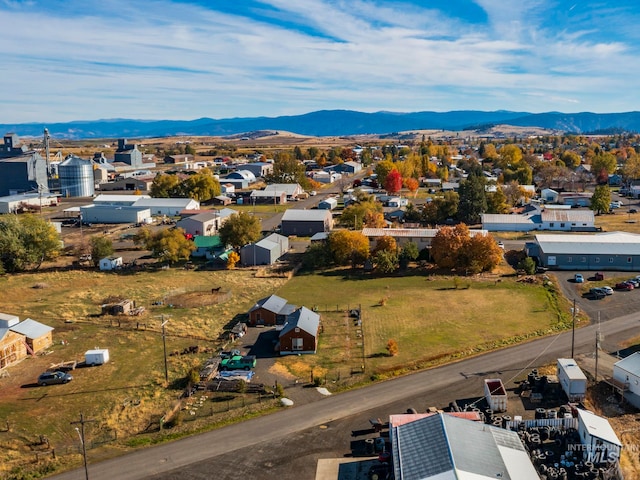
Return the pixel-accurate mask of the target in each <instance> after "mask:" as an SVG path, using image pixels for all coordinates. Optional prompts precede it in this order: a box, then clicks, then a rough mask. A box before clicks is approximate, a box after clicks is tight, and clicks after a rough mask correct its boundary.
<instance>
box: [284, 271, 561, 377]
mask: <svg viewBox="0 0 640 480" xmlns="http://www.w3.org/2000/svg"><path fill="white" fill-rule="evenodd" d="M344 273H347V274H348V273H349V271H348V270H344V271H339V272H328V273H327V274H324V275H301V276H297V277H294V278H293V279H292V280H291V281H289V282H288V283H287V284H285V285H283V287H282V288H280V290H279V291H278V295H280V296H282V297H284V298H286V299H287V300H288V301H289V302H291V303H294V304H297V305H305V306H307V307H309V308H312V307H314V306H315V307H317V308H318V309H319V311H320V312H321V314H322V318H323V325H324V332H323V333H322V334H321V336H320V348H319V351H318V354H317V355H315V356H307V357H304V361H305V362H306V363H308V364H310V365H314V366H317V367H322V368H324V369H327V371H328V372H329V374H331V372H332V371H338V370H339V369H341V368H342V369H343V370H345V369H350V370H356V369H357V368H359V367H360V366H361V364H362V359H363V351H364V361H365V366H366V371H367V373H371V374H375V373H381V372H385V371H388V370H393V369H400V368H407V367H408V368H415V367H421V366H428V365H431V364H434V363H438V362H443V361H446V360H448V359H451V358H455V357H458V356H461V355H467V354H473V353H477V352H480V351H483V350H486V349H489V348H495V347H497V346H501V345H507V344H510V343H513V342H515V341H519V340H522V339H525V338H527V337H529V336H532V335H539V334H541V333H543V332H547V331H550V330H555V329H557V328H563V327H564V325H563V324H562V325H561V324H558V318H559V315H558V312H557V309H556V307H555V306H554V305H556V304H557V302H555V301H552V300H551V299H552V298H553V295H550V294H549V292H548V291H547V289H546V288H545V287H543V286H542V285H531V284H526V283H518V282H516V281H515V280H514V279H512V278H503V279H501V281H499V282H496V281H495V279H487V280H475V279H473V280H467V279H465V278H462V279H458V288H457V289H456V288H455V281H454V279H453V278H449V279H446V278H442V277H431V276H421V275H415V276H406V277H389V278H377V277H371V278H366V277H365V278H362V277H358V276H353V277H351V278H346V277H345V276H344V275H343V274H344ZM381 303H384V305H381ZM358 305H361V306H362V326H361V327H358V326H357V324H356V322H355V321H354V319H349V318H348V316H347V315H346V313H345V311H346V309H347V308H356V307H357V306H358ZM327 311H328V312H327ZM392 338H393V339H394V340H396V341H397V343H398V346H399V353H398V355H397V356H395V357H390V356H387V355H386V353H387V352H386V345H387V342H388V340H389V339H392ZM363 342H364V349H363V345H362V343H363ZM300 360H301V359H300V358H298V359H296V360H289V359H283V362H285V364H286V363H287V362H288V363H290V364H292V368H293V369H294V370H298V371H299V370H300V364H299V362H300ZM342 375H343V373H341V376H342Z"/></svg>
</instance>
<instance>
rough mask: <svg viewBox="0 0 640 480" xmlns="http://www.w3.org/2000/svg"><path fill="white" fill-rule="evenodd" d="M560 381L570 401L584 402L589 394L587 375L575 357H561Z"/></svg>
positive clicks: (558, 364) (559, 360)
mask: <svg viewBox="0 0 640 480" xmlns="http://www.w3.org/2000/svg"><path fill="white" fill-rule="evenodd" d="M557 367H558V381H559V382H560V385H561V386H562V390H564V393H566V394H567V398H568V399H569V401H570V402H582V401H583V400H584V399H585V396H586V395H587V377H586V375H585V374H584V373H583V371H582V370H581V369H580V367H579V366H578V364H577V363H576V361H575V360H574V359H573V358H559V359H558V363H557Z"/></svg>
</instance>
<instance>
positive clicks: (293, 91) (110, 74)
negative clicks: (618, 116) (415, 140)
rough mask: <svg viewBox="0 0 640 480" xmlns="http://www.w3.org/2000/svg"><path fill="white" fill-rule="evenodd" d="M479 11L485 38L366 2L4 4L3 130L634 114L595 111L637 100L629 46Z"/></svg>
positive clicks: (534, 13) (492, 6)
mask: <svg viewBox="0 0 640 480" xmlns="http://www.w3.org/2000/svg"><path fill="white" fill-rule="evenodd" d="M477 3H478V4H479V5H481V6H482V8H483V9H484V10H485V11H486V12H487V16H488V19H489V20H488V24H486V25H485V24H481V23H480V24H478V23H473V24H471V23H468V22H467V21H466V20H465V19H464V18H462V17H459V18H449V17H447V16H446V15H444V14H443V13H442V12H438V11H435V10H433V9H425V8H421V7H419V6H415V5H413V6H412V5H411V4H405V5H400V4H398V3H388V4H387V3H384V2H375V3H374V2H370V1H364V0H355V1H353V2H351V1H346V0H341V1H326V0H305V1H301V2H291V1H290V0H286V1H285V0H269V1H268V2H264V5H265V10H264V12H267V11H268V12H269V15H270V16H271V20H270V21H259V20H256V19H251V18H248V17H243V16H238V15H233V14H229V13H221V12H216V11H214V10H210V9H206V8H203V7H199V6H195V5H191V4H187V3H180V4H173V3H171V2H170V1H168V0H154V1H146V2H124V1H123V0H110V1H108V2H103V3H101V4H100V5H99V6H96V7H95V8H92V9H90V8H87V9H86V10H83V11H75V12H57V11H53V10H52V11H42V9H38V8H35V6H33V7H32V6H29V5H28V4H23V3H19V4H12V5H9V6H7V3H6V2H5V3H4V4H3V3H0V11H2V15H3V27H4V28H3V29H2V30H1V31H0V42H2V45H3V47H4V48H3V50H4V52H5V55H4V60H3V61H4V71H5V72H11V74H10V75H3V76H2V77H1V79H0V87H1V88H0V92H2V93H0V101H3V103H4V104H5V105H7V102H8V101H12V102H14V103H12V105H16V108H15V109H13V110H8V109H5V111H4V112H3V115H1V116H0V122H21V121H38V120H39V121H52V120H71V119H81V118H85V119H86V118H108V117H129V118H132V117H133V118H196V117H201V116H212V117H216V118H221V117H232V116H257V115H268V116H275V115H279V114H292V113H303V112H306V111H310V110H314V109H320V108H327V109H328V108H354V109H358V110H364V111H377V110H395V111H415V110H451V109H463V108H464V109H473V108H475V109H485V110H495V109H512V110H524V109H529V110H532V111H545V110H554V109H558V108H560V107H562V105H567V104H568V105H571V104H575V103H577V102H579V103H580V105H585V106H587V107H588V106H589V105H593V107H592V108H591V109H593V110H596V111H611V110H612V109H616V108H619V107H618V105H626V107H625V110H628V109H629V106H630V105H631V104H634V105H638V103H637V102H638V101H639V100H640V98H638V96H637V94H632V97H631V98H625V99H620V100H618V101H617V103H616V100H615V98H606V99H603V98H601V93H602V92H603V91H607V90H608V89H609V90H611V89H612V88H615V90H614V91H613V92H612V93H614V94H618V93H619V92H621V91H624V87H625V85H628V86H629V88H630V87H631V86H632V85H634V83H633V82H634V79H635V78H636V77H637V75H638V74H640V71H639V70H640V67H638V66H636V63H637V62H634V61H633V57H634V51H635V50H636V49H637V48H636V47H637V45H635V44H633V45H631V44H629V43H625V41H624V40H623V39H606V40H601V39H600V37H601V36H600V35H598V32H599V29H598V28H599V27H598V25H597V24H596V23H591V24H584V25H581V26H580V29H571V28H567V29H564V28H556V26H555V25H548V24H547V22H546V21H545V20H544V13H545V9H546V8H547V6H546V5H545V2H543V1H541V0H540V1H536V2H504V1H501V0H477ZM524 3H526V5H523V4H524ZM212 5H215V3H212ZM267 6H268V7H269V8H268V9H267V8H266V7H267ZM76 8H78V7H76ZM98 8H99V10H97V9H98ZM577 10H579V9H578V8H575V9H574V10H573V11H571V12H570V13H571V14H574V13H577V12H576V11H577ZM581 15H584V13H582V14H581ZM291 25H295V26H296V28H291ZM11 52H14V53H11ZM616 65H619V66H621V67H622V66H623V67H624V68H616V67H615V66H616ZM634 91H635V89H634ZM525 92H536V93H537V94H539V96H537V97H536V98H535V100H533V97H532V96H531V94H530V93H525ZM15 102H18V103H15ZM630 102H632V103H630ZM38 108H39V110H38ZM635 108H638V107H635Z"/></svg>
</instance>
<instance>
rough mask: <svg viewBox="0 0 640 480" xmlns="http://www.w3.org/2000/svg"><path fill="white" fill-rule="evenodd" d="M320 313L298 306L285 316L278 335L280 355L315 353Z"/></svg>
mask: <svg viewBox="0 0 640 480" xmlns="http://www.w3.org/2000/svg"><path fill="white" fill-rule="evenodd" d="M319 330H320V315H318V314H317V313H316V312H313V311H311V310H309V309H308V308H306V307H300V308H299V309H297V310H296V311H295V312H293V313H292V314H291V315H289V316H288V317H287V321H286V322H285V324H284V327H283V328H282V330H281V331H280V334H279V335H278V340H279V348H278V349H279V350H280V355H298V354H301V353H316V350H317V348H318V332H319Z"/></svg>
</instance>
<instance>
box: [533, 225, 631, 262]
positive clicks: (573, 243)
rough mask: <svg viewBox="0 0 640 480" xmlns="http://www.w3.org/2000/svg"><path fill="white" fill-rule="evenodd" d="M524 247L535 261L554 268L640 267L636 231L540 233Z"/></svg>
mask: <svg viewBox="0 0 640 480" xmlns="http://www.w3.org/2000/svg"><path fill="white" fill-rule="evenodd" d="M525 249H526V251H527V255H529V256H530V257H534V258H537V260H538V265H540V266H542V267H546V268H550V269H555V270H626V271H637V270H640V235H638V234H636V233H628V232H605V233H597V234H592V235H586V234H577V233H573V234H569V233H568V234H555V235H553V234H539V235H536V237H535V241H534V242H530V243H527V244H526V245H525Z"/></svg>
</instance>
